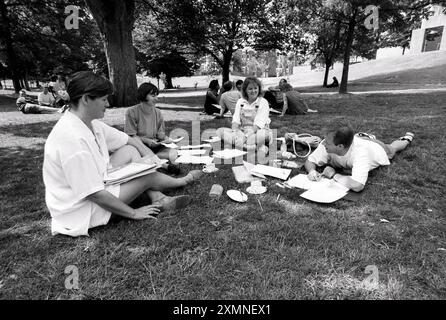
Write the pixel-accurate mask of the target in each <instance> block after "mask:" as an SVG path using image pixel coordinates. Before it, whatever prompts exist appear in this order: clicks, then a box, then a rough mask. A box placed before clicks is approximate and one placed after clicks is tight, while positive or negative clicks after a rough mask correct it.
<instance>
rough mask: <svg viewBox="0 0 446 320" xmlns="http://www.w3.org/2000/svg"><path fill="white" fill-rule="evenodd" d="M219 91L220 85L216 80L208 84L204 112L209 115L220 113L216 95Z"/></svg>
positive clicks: (218, 100) (218, 99)
mask: <svg viewBox="0 0 446 320" xmlns="http://www.w3.org/2000/svg"><path fill="white" fill-rule="evenodd" d="M219 90H220V84H219V83H218V80H216V79H214V80H212V81H211V82H209V88H208V91H207V92H206V99H205V101H204V112H205V113H206V114H209V115H213V114H214V113H220V107H219V102H220V96H219V95H218V91H219Z"/></svg>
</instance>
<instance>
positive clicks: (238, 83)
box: [235, 80, 243, 87]
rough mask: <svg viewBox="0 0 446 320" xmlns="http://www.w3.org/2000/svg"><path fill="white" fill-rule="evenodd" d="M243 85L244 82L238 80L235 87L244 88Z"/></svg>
mask: <svg viewBox="0 0 446 320" xmlns="http://www.w3.org/2000/svg"><path fill="white" fill-rule="evenodd" d="M242 85H243V80H237V82H236V83H235V86H236V87H237V86H242Z"/></svg>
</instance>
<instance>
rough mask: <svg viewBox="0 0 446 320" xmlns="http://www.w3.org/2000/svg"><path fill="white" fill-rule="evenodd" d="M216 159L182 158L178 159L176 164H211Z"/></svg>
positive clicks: (205, 157) (206, 157) (204, 157)
mask: <svg viewBox="0 0 446 320" xmlns="http://www.w3.org/2000/svg"><path fill="white" fill-rule="evenodd" d="M213 160H214V158H211V157H209V156H203V157H199V156H181V157H178V158H177V159H176V160H175V162H176V163H185V164H186V163H187V164H211V163H212V161H213Z"/></svg>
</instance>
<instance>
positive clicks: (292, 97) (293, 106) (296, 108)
mask: <svg viewBox="0 0 446 320" xmlns="http://www.w3.org/2000/svg"><path fill="white" fill-rule="evenodd" d="M279 88H280V91H281V92H282V95H283V108H282V114H281V115H280V116H282V117H283V116H284V115H285V113H286V114H290V115H299V114H307V113H309V112H318V111H317V110H313V109H310V108H308V105H307V103H306V102H305V101H304V100H303V99H302V95H301V94H300V92H298V91H296V90H294V89H293V87H292V86H291V85H290V84H288V83H286V82H285V83H281V84H280V85H279Z"/></svg>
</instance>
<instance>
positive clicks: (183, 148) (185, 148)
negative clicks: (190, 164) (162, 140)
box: [180, 143, 212, 150]
mask: <svg viewBox="0 0 446 320" xmlns="http://www.w3.org/2000/svg"><path fill="white" fill-rule="evenodd" d="M201 148H212V146H211V145H210V144H209V143H205V144H198V145H194V146H192V145H189V146H182V147H180V149H181V150H187V149H201Z"/></svg>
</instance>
